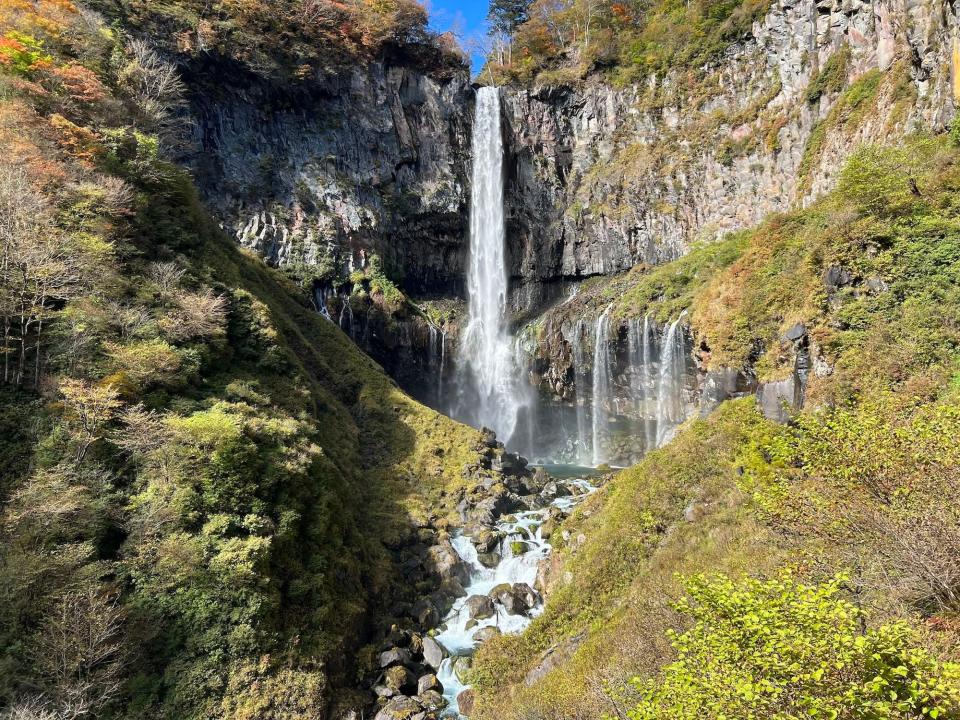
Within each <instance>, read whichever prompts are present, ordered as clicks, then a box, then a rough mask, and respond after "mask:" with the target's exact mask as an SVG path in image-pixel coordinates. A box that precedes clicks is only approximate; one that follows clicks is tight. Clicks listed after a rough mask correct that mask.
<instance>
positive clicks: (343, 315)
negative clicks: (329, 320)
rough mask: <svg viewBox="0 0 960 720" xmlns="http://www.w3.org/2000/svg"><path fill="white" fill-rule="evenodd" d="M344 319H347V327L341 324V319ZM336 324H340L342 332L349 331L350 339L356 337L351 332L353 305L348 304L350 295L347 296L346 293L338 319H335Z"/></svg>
mask: <svg viewBox="0 0 960 720" xmlns="http://www.w3.org/2000/svg"><path fill="white" fill-rule="evenodd" d="M344 320H346V321H347V327H346V328H345V327H344V326H343V321H344ZM337 325H339V326H340V329H341V330H343V331H344V332H347V333H349V334H350V338H351V339H353V340H355V339H356V338H355V337H354V334H353V307H351V305H350V296H349V295H347V296H346V297H345V298H344V301H343V306H342V307H341V308H340V319H339V320H338V321H337Z"/></svg>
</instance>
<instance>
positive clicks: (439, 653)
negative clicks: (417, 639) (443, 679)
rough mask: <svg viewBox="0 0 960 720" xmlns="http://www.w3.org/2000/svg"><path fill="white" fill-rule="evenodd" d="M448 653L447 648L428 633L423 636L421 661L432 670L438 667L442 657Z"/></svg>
mask: <svg viewBox="0 0 960 720" xmlns="http://www.w3.org/2000/svg"><path fill="white" fill-rule="evenodd" d="M449 654H450V653H448V652H447V649H446V648H445V647H443V645H441V644H440V643H439V642H437V641H436V640H435V639H434V638H432V637H430V636H429V635H425V636H424V637H423V661H424V662H425V663H426V664H427V665H429V666H430V667H432V668H433V669H434V670H439V669H440V665H441V664H442V663H443V660H444V658H446V657H447V656H448V655H449Z"/></svg>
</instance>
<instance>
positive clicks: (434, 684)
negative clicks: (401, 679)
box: [417, 673, 443, 695]
mask: <svg viewBox="0 0 960 720" xmlns="http://www.w3.org/2000/svg"><path fill="white" fill-rule="evenodd" d="M428 690H436V691H437V692H439V693H442V692H443V685H442V684H440V681H439V680H437V676H436V675H434V674H433V673H430V674H429V675H424V676H423V677H421V678H420V679H419V680H417V695H423V694H424V693H425V692H427V691H428Z"/></svg>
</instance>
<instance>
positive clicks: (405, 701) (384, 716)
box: [374, 695, 472, 720]
mask: <svg viewBox="0 0 960 720" xmlns="http://www.w3.org/2000/svg"><path fill="white" fill-rule="evenodd" d="M471 707H472V705H471ZM422 712H423V705H421V704H420V703H418V702H417V701H416V700H414V699H413V698H410V697H403V696H402V695H401V696H398V697H395V698H393V699H392V700H391V701H390V702H388V703H387V704H386V705H384V707H383V709H382V710H381V711H380V712H378V713H377V715H376V717H375V718H374V720H411V718H413V717H414V716H416V715H417V714H418V713H422Z"/></svg>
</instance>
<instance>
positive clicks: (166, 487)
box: [0, 0, 479, 718]
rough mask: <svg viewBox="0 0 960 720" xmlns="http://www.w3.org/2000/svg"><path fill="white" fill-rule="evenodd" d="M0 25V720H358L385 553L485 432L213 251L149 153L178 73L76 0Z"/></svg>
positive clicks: (163, 143)
mask: <svg viewBox="0 0 960 720" xmlns="http://www.w3.org/2000/svg"><path fill="white" fill-rule="evenodd" d="M143 7H144V8H145V7H146V4H144V5H143ZM141 9H143V8H141ZM164 9H166V10H169V11H171V12H173V11H174V10H177V9H180V10H185V6H184V7H183V8H180V7H179V6H162V7H161V6H158V5H156V4H151V12H152V11H153V10H156V11H157V12H158V13H159V12H160V11H161V10H164ZM0 12H2V15H0V83H2V90H0V98H2V99H0V144H2V148H3V151H2V156H0V232H2V236H0V240H2V244H0V317H2V323H3V351H4V352H3V359H2V362H3V370H2V372H3V376H2V389H0V394H2V402H0V468H2V470H0V501H2V504H3V510H2V516H0V533H2V541H0V708H2V709H0V713H2V714H3V716H4V717H11V718H80V717H108V716H109V717H137V718H144V717H171V718H172V717H176V718H191V717H196V718H199V717H230V718H267V717H275V718H280V717H283V718H291V717H302V718H307V717H321V716H323V714H324V713H326V712H327V710H328V709H329V707H330V703H331V701H333V700H336V701H338V702H342V703H344V704H349V702H350V697H351V696H350V695H349V693H348V692H345V691H344V688H350V687H352V686H354V684H355V681H356V673H357V666H356V664H355V661H354V658H355V657H356V653H357V651H358V650H359V648H360V645H361V644H362V643H363V642H365V640H366V638H368V637H372V633H373V631H374V630H375V629H376V628H377V624H376V623H377V618H378V617H380V616H381V615H382V614H386V613H387V611H388V610H389V609H390V604H391V603H392V602H393V601H395V600H396V599H398V598H400V597H402V596H403V593H404V592H407V591H406V590H405V589H403V588H399V587H398V585H397V578H398V576H397V570H396V567H395V565H394V564H393V559H392V555H391V554H390V551H389V550H388V549H387V546H390V547H397V546H398V545H402V544H403V542H404V541H405V539H406V538H407V537H408V536H409V535H410V534H412V533H414V531H415V530H416V528H417V526H418V525H421V526H422V525H423V524H424V522H425V521H426V520H427V519H431V518H443V517H444V514H445V512H447V511H449V509H450V508H449V507H446V510H445V504H444V501H443V500H442V499H441V496H442V495H443V494H445V492H446V490H449V489H451V488H453V487H455V486H456V485H458V484H459V483H461V482H462V480H461V475H460V473H461V470H462V468H463V466H464V465H465V464H466V463H467V462H468V461H470V460H472V459H473V458H474V457H475V450H474V448H475V445H476V444H477V441H478V437H479V435H478V434H477V433H475V432H474V431H472V430H469V429H467V428H464V427H463V426H459V425H457V424H455V423H453V422H452V421H449V420H447V419H446V418H443V417H442V416H439V415H437V414H436V413H434V412H433V411H430V410H428V409H426V408H424V407H422V406H420V405H418V404H416V403H414V402H413V401H411V400H409V399H408V398H407V397H406V396H404V395H403V394H402V393H401V392H400V391H399V390H398V389H397V388H396V386H395V385H394V384H393V383H392V381H390V380H389V379H388V378H387V377H386V376H384V375H383V374H382V372H381V371H380V370H379V368H378V367H377V366H376V365H374V363H373V362H372V361H370V360H369V359H368V358H366V357H365V356H363V355H362V354H361V353H360V352H359V351H358V350H357V349H356V348H355V347H354V346H353V345H352V344H351V343H350V341H349V340H348V338H347V337H346V336H345V335H344V334H343V333H341V332H340V331H339V330H338V329H336V328H335V327H334V326H333V325H332V324H330V323H329V322H328V321H326V320H325V319H323V318H322V317H320V316H319V315H318V314H316V313H315V312H314V311H313V310H311V309H309V307H308V301H307V298H306V297H305V296H304V294H303V291H302V290H301V289H300V288H298V287H296V286H294V285H292V284H291V283H290V282H289V281H288V280H286V279H285V278H284V277H283V276H282V275H280V274H279V273H277V272H275V271H271V270H269V269H267V268H266V267H265V266H264V265H263V264H262V263H261V262H260V261H259V260H258V259H255V258H252V257H250V256H247V255H245V254H243V253H242V252H240V250H239V249H238V248H237V247H236V246H235V245H234V244H233V243H232V241H231V240H229V239H228V238H226V237H225V236H224V235H222V234H221V232H220V231H219V230H218V229H217V227H216V225H215V223H214V222H213V221H212V220H211V219H210V218H209V217H208V216H207V215H206V212H205V210H204V209H203V207H202V206H201V205H200V204H199V202H198V199H197V195H196V191H195V190H194V188H193V187H192V185H191V180H190V177H189V176H188V175H187V174H186V173H185V172H184V171H183V170H182V169H180V168H178V167H177V166H175V165H173V164H172V163H171V162H169V161H168V160H167V159H165V158H166V157H167V155H168V153H169V151H170V148H171V147H172V146H174V145H175V144H176V143H178V142H181V141H183V139H184V137H185V135H186V134H187V133H188V130H189V128H187V127H185V126H184V125H183V124H182V117H181V115H180V110H181V108H182V106H183V103H184V92H185V88H184V86H183V84H182V82H181V81H180V80H179V79H178V75H177V71H176V69H175V67H174V66H173V65H171V64H170V63H169V62H168V61H167V60H165V59H163V58H162V57H161V56H160V55H159V54H158V52H157V51H155V50H154V49H152V48H151V47H149V46H147V45H146V44H145V43H144V42H142V41H140V40H137V39H135V38H134V37H133V36H132V35H129V34H127V31H126V30H125V29H124V28H123V27H121V26H117V25H114V26H111V25H108V24H107V23H106V22H104V21H102V20H100V19H99V18H98V16H96V15H94V14H92V13H91V12H90V11H89V10H88V9H86V8H83V7H81V6H74V5H73V4H71V3H69V2H64V1H61V0H43V1H42V2H39V3H32V2H21V1H20V0H5V1H4V2H3V3H2V5H0ZM259 12H261V14H262V12H263V8H261V9H260V11H259ZM151 17H152V16H151ZM154 19H155V18H154ZM368 19H369V16H368ZM251 22H252V20H251ZM381 27H385V26H381ZM233 47H240V46H233Z"/></svg>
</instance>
